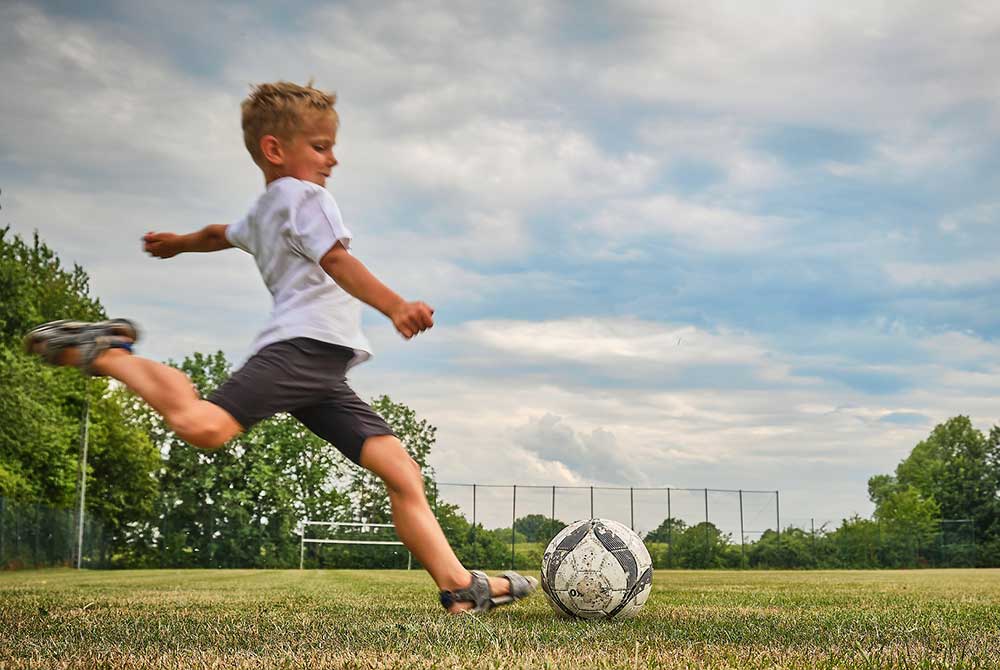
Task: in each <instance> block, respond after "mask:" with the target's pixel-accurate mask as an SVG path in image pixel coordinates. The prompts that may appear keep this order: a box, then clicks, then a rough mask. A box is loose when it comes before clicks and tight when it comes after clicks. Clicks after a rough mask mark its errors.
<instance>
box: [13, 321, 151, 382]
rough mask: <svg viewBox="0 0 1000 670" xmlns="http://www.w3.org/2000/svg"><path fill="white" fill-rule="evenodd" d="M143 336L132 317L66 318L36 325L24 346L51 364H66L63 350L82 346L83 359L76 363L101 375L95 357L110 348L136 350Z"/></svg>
mask: <svg viewBox="0 0 1000 670" xmlns="http://www.w3.org/2000/svg"><path fill="white" fill-rule="evenodd" d="M138 339H139V329H138V328H137V327H136V325H135V324H134V323H133V322H131V321H129V320H128V319H110V320H108V321H98V322H95V323H88V322H86V321H72V320H69V319H62V320H60V321H50V322H48V323H44V324H42V325H41V326H38V327H37V328H33V329H32V330H31V331H29V332H28V334H27V335H25V336H24V350H25V351H26V352H27V353H29V354H36V355H38V356H41V357H42V360H43V361H45V362H46V363H48V364H49V365H65V363H63V361H62V357H63V353H64V352H65V351H66V350H67V349H78V350H79V353H80V357H79V360H78V361H77V362H76V363H75V364H74V365H76V367H78V368H80V369H81V370H83V371H84V372H85V373H87V374H88V375H91V376H100V375H98V374H97V373H95V372H94V371H93V370H92V369H91V365H92V364H93V362H94V359H96V358H97V356H98V355H100V354H101V352H103V351H106V350H108V349H126V350H127V351H129V352H131V351H132V345H133V344H134V343H135V341H136V340H138Z"/></svg>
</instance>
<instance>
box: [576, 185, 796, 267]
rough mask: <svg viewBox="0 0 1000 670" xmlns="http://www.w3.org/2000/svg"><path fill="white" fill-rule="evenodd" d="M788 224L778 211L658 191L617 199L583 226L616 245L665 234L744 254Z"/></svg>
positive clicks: (758, 247) (685, 243) (696, 245)
mask: <svg viewBox="0 0 1000 670" xmlns="http://www.w3.org/2000/svg"><path fill="white" fill-rule="evenodd" d="M788 225H789V224H788V222H787V221H785V220H784V219H782V218H779V217H775V216H761V215H754V214H747V213H743V212H739V211H735V210H731V209H726V208H723V207H717V206H713V205H709V204H700V203H697V202H692V201H689V200H685V199H682V198H678V197H676V196H673V195H667V194H657V195H649V196H643V197H636V198H629V199H618V200H615V201H613V202H611V203H609V204H608V205H606V206H605V208H604V209H602V210H601V211H599V212H598V213H597V214H596V215H595V216H594V217H593V218H592V219H590V220H589V221H586V222H584V223H583V224H581V226H580V228H582V229H583V230H585V231H586V232H587V233H590V234H593V235H596V236H597V237H598V239H599V240H606V241H607V242H608V243H610V244H611V245H612V247H613V248H618V247H630V246H636V245H639V244H640V243H641V242H642V240H644V239H648V238H666V239H668V240H671V241H673V242H675V243H679V244H681V245H683V246H685V247H688V248H693V249H697V250H701V251H711V252H722V253H744V254H745V253H753V252H755V251H759V250H761V249H763V248H765V247H768V246H771V245H773V244H776V243H778V242H779V234H780V232H781V231H782V229H783V228H786V227H787V226H788ZM595 246H596V247H597V248H600V246H599V245H595Z"/></svg>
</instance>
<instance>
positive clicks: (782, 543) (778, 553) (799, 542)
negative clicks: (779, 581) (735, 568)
mask: <svg viewBox="0 0 1000 670" xmlns="http://www.w3.org/2000/svg"><path fill="white" fill-rule="evenodd" d="M747 560H748V562H749V563H750V567H753V568H786V569H787V568H813V567H816V563H817V558H816V539H815V538H814V537H813V535H812V533H807V532H806V531H804V530H802V529H801V528H795V527H789V528H786V529H785V530H783V531H782V532H781V533H780V534H779V533H777V532H775V531H773V530H770V529H768V530H765V531H764V532H763V534H761V536H760V539H759V540H757V541H756V542H754V543H753V544H751V545H750V550H749V551H748V557H747Z"/></svg>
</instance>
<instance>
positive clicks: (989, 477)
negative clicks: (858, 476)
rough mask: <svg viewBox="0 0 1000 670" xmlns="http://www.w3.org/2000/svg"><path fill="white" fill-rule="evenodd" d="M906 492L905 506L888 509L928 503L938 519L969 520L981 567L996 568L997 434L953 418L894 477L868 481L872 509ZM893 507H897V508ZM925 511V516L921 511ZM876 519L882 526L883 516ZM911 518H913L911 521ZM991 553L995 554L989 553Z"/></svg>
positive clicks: (999, 543)
mask: <svg viewBox="0 0 1000 670" xmlns="http://www.w3.org/2000/svg"><path fill="white" fill-rule="evenodd" d="M908 488H912V490H913V492H914V493H910V494H907V495H908V496H909V497H908V498H907V499H906V500H908V501H909V502H907V503H906V504H903V503H904V501H903V500H898V501H897V504H896V506H895V507H894V508H893V509H897V510H900V509H901V510H906V511H907V513H913V514H917V516H920V515H921V514H923V512H919V513H918V512H917V511H915V510H914V509H911V508H912V507H913V505H917V504H918V502H919V501H918V498H917V497H915V496H916V495H917V494H919V500H922V501H924V503H923V504H924V505H925V506H926V504H928V503H927V502H926V501H934V503H936V505H937V506H938V508H939V515H940V518H944V519H971V520H972V521H973V524H974V527H975V532H976V538H977V540H978V541H979V542H980V543H981V544H982V545H983V548H984V552H983V553H982V554H981V562H983V563H984V564H990V565H993V564H996V565H1000V498H998V496H997V492H998V491H1000V429H998V427H996V426H994V427H993V429H992V430H991V431H990V434H989V436H986V435H984V434H983V433H981V432H980V431H979V430H977V429H976V428H974V427H973V426H972V422H971V421H970V420H969V418H968V417H967V416H956V417H953V418H951V419H949V420H948V421H946V422H944V423H942V424H939V425H937V426H935V428H934V430H933V431H931V434H930V435H929V436H928V437H927V439H925V440H923V441H921V442H920V443H918V444H917V445H916V446H915V447H914V448H913V450H912V451H911V452H910V454H909V455H908V456H907V457H906V458H905V459H903V460H902V461H901V462H900V463H899V465H898V466H897V467H896V474H895V477H893V476H890V475H876V476H875V477H872V478H871V479H870V480H869V494H870V495H871V497H872V501H873V502H875V504H876V507H877V508H878V507H880V506H882V505H883V504H885V503H886V501H889V500H894V499H895V498H894V496H896V495H898V492H899V491H902V490H906V489H908ZM899 504H903V507H902V508H900V507H899ZM925 511H926V510H925ZM876 514H877V515H878V516H879V519H880V520H881V521H882V522H888V520H889V517H888V516H887V514H888V511H883V512H881V513H879V512H878V511H877V512H876ZM914 518H916V517H914ZM994 547H997V550H994Z"/></svg>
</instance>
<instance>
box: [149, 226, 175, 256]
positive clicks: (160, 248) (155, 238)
mask: <svg viewBox="0 0 1000 670" xmlns="http://www.w3.org/2000/svg"><path fill="white" fill-rule="evenodd" d="M180 237H181V236H180V235H175V234H174V233H154V232H152V231H151V232H148V233H146V234H145V235H143V236H142V241H143V246H142V248H143V251H145V252H146V253H148V254H149V255H150V256H156V257H157V258H173V257H174V256H176V255H177V254H179V253H180V252H181V251H182V250H181V245H180Z"/></svg>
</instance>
